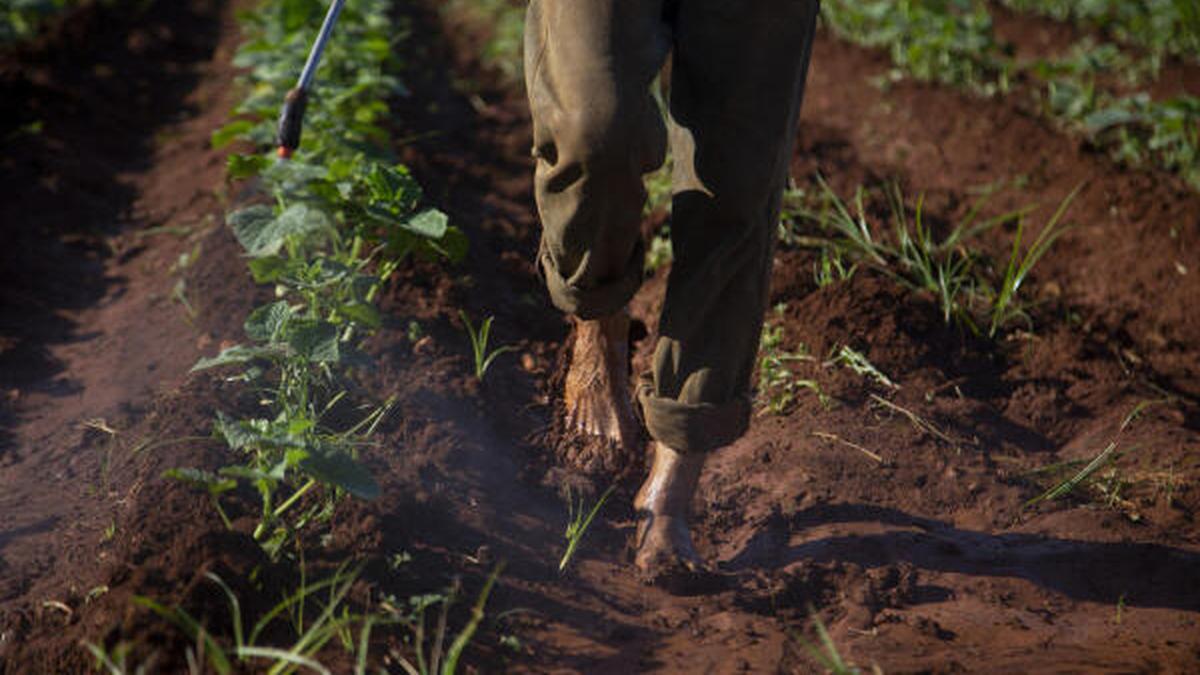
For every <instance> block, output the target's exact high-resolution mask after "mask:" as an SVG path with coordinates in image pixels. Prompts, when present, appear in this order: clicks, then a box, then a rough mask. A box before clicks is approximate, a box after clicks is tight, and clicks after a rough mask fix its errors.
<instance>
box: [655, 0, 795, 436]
mask: <svg viewBox="0 0 1200 675" xmlns="http://www.w3.org/2000/svg"><path fill="white" fill-rule="evenodd" d="M817 10H818V4H817V2H816V0H774V1H768V0H756V1H755V2H729V1H728V0H679V2H678V4H677V7H676V11H677V15H676V16H675V17H674V21H673V25H674V49H675V51H674V56H673V58H672V64H671V68H672V73H671V87H670V96H671V100H670V111H671V118H672V123H671V133H670V142H671V151H672V157H673V159H674V163H675V164H674V176H673V182H674V200H673V214H672V224H671V236H672V247H673V249H674V263H673V265H672V268H671V274H670V278H669V280H668V283H667V293H666V300H665V302H664V305H663V312H662V317H661V320H660V322H659V334H660V337H659V339H658V343H657V345H656V347H655V353H654V361H653V382H652V383H651V384H648V385H646V386H643V387H642V389H641V391H640V392H639V397H640V399H641V402H642V408H643V411H644V413H645V418H646V426H647V428H648V430H649V431H650V434H651V435H652V436H653V437H654V438H655V439H656V440H658V441H660V442H663V443H665V444H666V445H668V446H670V447H671V448H674V449H675V450H678V451H680V452H685V453H686V452H703V451H707V450H712V449H715V448H718V447H721V446H723V445H728V444H729V443H731V442H733V441H734V440H736V439H737V438H739V437H740V436H741V435H742V434H744V433H745V430H746V428H747V427H748V426H749V420H750V395H749V391H750V377H751V374H752V371H753V368H754V359H755V355H756V354H757V350H758V342H759V336H760V333H761V331H762V322H763V313H764V311H765V309H766V303H767V300H768V290H769V289H768V285H769V279H770V272H771V264H772V260H773V256H774V245H775V237H776V230H777V227H778V217H779V201H780V197H781V194H782V191H783V188H784V187H785V185H786V181H787V178H788V166H789V163H790V159H791V156H792V150H793V146H794V142H795V129H796V121H797V114H798V111H799V108H800V102H801V100H802V98H803V93H804V80H805V74H806V71H807V66H808V57H809V53H810V50H811V46H812V39H813V32H814V30H815V22H816V15H817Z"/></svg>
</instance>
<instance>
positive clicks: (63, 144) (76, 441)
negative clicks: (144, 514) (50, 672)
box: [0, 0, 250, 672]
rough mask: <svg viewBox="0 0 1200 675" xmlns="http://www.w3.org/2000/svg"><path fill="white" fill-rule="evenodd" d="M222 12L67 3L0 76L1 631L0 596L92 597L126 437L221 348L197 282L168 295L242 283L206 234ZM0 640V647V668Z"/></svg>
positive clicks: (127, 475)
mask: <svg viewBox="0 0 1200 675" xmlns="http://www.w3.org/2000/svg"><path fill="white" fill-rule="evenodd" d="M227 10H228V7H227V6H226V4H225V3H222V2H215V1H214V2H210V1H208V0H195V1H194V2H188V3H156V4H153V5H150V6H148V7H146V8H145V9H143V10H139V11H131V10H129V8H107V7H100V6H98V5H95V4H87V5H85V6H83V7H82V8H81V9H80V10H78V11H74V12H72V14H71V15H69V16H67V17H65V18H64V20H63V21H62V22H61V24H60V25H58V26H56V27H54V28H53V29H52V31H51V33H50V34H49V35H46V36H44V37H43V38H41V39H40V40H39V42H38V43H36V44H34V45H32V46H30V47H28V48H26V49H25V51H23V52H18V53H15V54H8V55H6V56H5V57H4V59H3V60H2V62H0V73H2V76H0V97H3V98H5V99H6V100H20V101H22V106H21V107H20V108H19V109H12V108H8V107H7V106H6V114H5V120H4V122H5V123H4V128H5V129H6V133H7V130H11V129H14V128H18V127H19V126H21V125H30V124H36V125H37V127H36V128H37V131H36V132H32V131H31V132H28V133H18V134H12V135H9V136H8V137H6V139H5V143H4V151H3V156H4V160H3V161H2V162H0V169H2V171H3V177H2V179H0V184H3V185H5V186H7V187H6V189H5V194H4V195H3V199H0V204H2V206H0V208H2V209H3V212H2V214H0V220H2V221H3V222H4V223H5V232H4V235H3V240H2V244H3V246H2V248H3V253H0V258H2V262H0V307H2V311H0V391H3V392H4V395H5V401H4V405H3V410H0V486H3V488H2V489H0V513H3V514H4V516H3V518H0V614H2V615H3V618H4V621H2V622H0V623H3V624H5V626H6V627H10V628H11V627H12V626H13V625H14V624H15V625H20V624H22V623H24V622H25V621H27V620H28V618H20V614H21V611H20V610H17V609H16V608H17V607H18V605H20V604H21V603H19V602H17V601H18V600H21V601H24V602H25V603H28V604H32V605H33V606H39V605H43V603H45V602H58V603H66V604H67V605H70V604H73V603H75V602H76V601H77V600H78V599H79V598H81V597H82V596H83V595H84V594H86V593H87V592H88V591H89V590H92V589H97V588H103V587H104V584H103V582H104V576H105V570H106V569H107V568H108V567H110V566H111V565H113V564H115V563H116V562H118V561H114V560H113V557H114V555H113V554H114V550H113V545H112V541H111V540H112V539H113V538H114V536H115V535H116V533H117V532H116V528H117V527H118V523H121V524H124V523H125V522H126V521H127V517H128V512H129V511H130V509H131V507H132V503H133V502H134V501H135V500H136V499H137V497H138V495H139V493H140V492H141V490H142V489H144V488H145V487H146V485H145V484H146V481H147V480H153V479H155V478H156V476H155V475H154V473H153V472H151V471H147V470H146V468H147V467H146V466H145V462H142V461H138V460H139V458H138V457H137V454H138V453H139V452H140V451H141V450H145V449H150V450H151V451H153V450H154V446H155V445H156V444H157V442H158V441H160V440H162V439H158V438H153V437H146V436H138V435H136V434H134V433H132V428H133V427H134V425H135V424H136V423H137V422H138V421H140V420H143V419H144V418H145V417H146V415H147V412H148V411H149V410H150V408H151V407H152V404H153V402H154V400H155V399H156V398H158V397H160V396H162V395H163V394H166V393H168V392H172V391H174V390H176V389H177V388H178V387H179V386H180V385H181V384H182V383H183V382H184V377H185V375H186V373H187V371H188V369H189V368H190V367H191V365H192V363H194V362H195V360H196V358H197V357H198V355H199V354H201V353H202V352H204V351H206V350H210V349H211V347H210V345H211V344H212V343H213V342H214V340H220V339H225V338H226V337H228V336H229V334H230V333H229V331H228V330H227V328H228V327H229V326H230V325H231V322H230V320H229V318H227V317H224V316H221V314H220V310H219V309H218V306H219V305H220V304H222V303H221V302H214V298H212V297H204V293H203V291H204V288H205V287H206V286H209V287H211V286H212V281H211V280H201V281H194V282H193V284H192V285H191V286H189V284H188V282H189V280H190V279H193V278H194V275H195V273H196V271H197V270H198V269H204V270H205V271H206V272H208V273H209V274H210V275H213V276H216V275H222V274H224V275H230V277H229V279H227V280H223V281H222V283H223V284H224V285H225V286H226V287H227V288H229V289H230V290H234V289H237V288H238V287H237V286H236V283H234V284H231V283H229V281H231V280H236V279H238V278H240V277H241V276H244V275H243V274H242V273H241V270H240V269H239V266H238V262H237V260H236V259H234V258H233V257H231V256H230V251H231V249H230V248H229V247H227V246H226V245H225V242H226V240H228V239H229V237H228V235H226V234H225V233H223V232H222V231H221V229H222V228H221V221H220V214H221V211H222V208H221V199H220V198H219V197H218V192H217V190H218V188H220V186H221V184H222V181H223V176H224V157H223V153H217V152H214V151H212V150H211V148H210V147H209V141H208V139H209V134H210V133H211V132H212V130H213V129H214V128H215V127H217V126H219V125H220V124H221V123H222V122H223V121H224V120H225V119H226V117H227V115H228V111H229V109H230V107H231V106H232V103H233V100H232V98H231V90H230V84H231V81H232V71H231V70H230V68H229V66H228V60H229V58H230V56H231V53H232V49H233V48H234V47H235V46H236V44H237V31H236V27H235V25H234V24H233V23H232V21H231V16H230V12H228V11H227ZM98 34H99V35H103V36H104V37H103V38H102V39H96V38H95V36H96V35H98ZM10 113H11V116H12V117H11V118H10V117H9V115H10ZM201 256H204V257H205V258H206V259H205V261H204V262H203V263H202V264H198V263H197V260H199V259H200V258H201ZM222 259H223V260H222ZM230 263H232V265H231V264H230ZM222 264H223V266H224V267H225V268H228V269H227V270H226V271H222V270H220V267H221V266H222ZM241 290H243V291H244V290H246V289H245V288H242V289H241ZM249 299H250V298H245V299H242V300H237V301H235V302H234V303H233V304H232V306H231V307H230V309H231V310H232V311H233V312H236V311H237V310H238V308H244V307H247V306H248V302H249ZM218 300H219V299H218ZM225 304H226V305H227V306H228V302H227V301H226V303H225ZM232 325H234V326H236V325H237V323H236V320H234V322H233V323H232ZM31 600H32V602H30V601H31ZM50 611H51V612H53V611H56V610H50ZM14 639H15V634H14V633H13V632H12V631H5V632H4V635H3V637H0V662H2V661H3V660H4V659H3V655H4V652H5V651H6V649H7V648H9V647H11V646H12V640H14ZM72 648H73V647H72ZM13 672H16V671H13Z"/></svg>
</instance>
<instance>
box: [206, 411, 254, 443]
mask: <svg viewBox="0 0 1200 675" xmlns="http://www.w3.org/2000/svg"><path fill="white" fill-rule="evenodd" d="M263 421H265V420H263ZM213 429H214V430H215V431H216V432H217V435H219V436H220V437H221V438H224V439H225V442H226V443H227V444H228V445H229V447H230V448H232V449H234V450H241V449H242V448H245V447H246V446H248V445H253V444H254V443H258V442H259V441H261V440H262V439H263V434H262V432H260V431H259V430H257V429H255V428H254V427H253V426H252V425H251V424H248V423H247V422H245V421H243V420H235V419H231V418H229V417H226V416H225V413H222V412H220V411H217V419H216V420H214V421H213Z"/></svg>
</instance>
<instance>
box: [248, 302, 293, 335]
mask: <svg viewBox="0 0 1200 675" xmlns="http://www.w3.org/2000/svg"><path fill="white" fill-rule="evenodd" d="M291 317H292V308H291V306H290V305H289V304H288V303H287V301H286V300H279V301H278V302H272V303H271V304H269V305H263V306H262V307H259V308H257V309H255V310H254V311H253V312H251V313H250V316H248V317H246V323H245V324H244V328H245V329H246V335H247V336H249V337H250V339H251V340H258V341H260V342H276V341H278V339H279V336H280V334H282V332H283V330H284V328H285V327H286V326H287V323H288V320H289V319H290V318H291Z"/></svg>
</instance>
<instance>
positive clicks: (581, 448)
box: [563, 310, 640, 473]
mask: <svg viewBox="0 0 1200 675" xmlns="http://www.w3.org/2000/svg"><path fill="white" fill-rule="evenodd" d="M628 340H629V314H628V313H627V312H625V311H623V310H622V311H621V312H618V313H616V314H614V315H612V316H609V317H605V318H602V319H597V320H593V321H584V320H582V319H575V343H574V346H573V347H572V351H571V365H570V367H569V369H568V371H567V377H566V382H565V385H564V388H563V389H564V391H563V398H564V400H565V402H566V408H567V419H566V423H567V428H568V429H569V430H570V431H571V432H573V433H577V434H579V435H581V436H583V437H584V438H583V439H581V440H582V442H581V443H575V444H572V449H571V451H570V452H568V453H567V454H566V456H565V457H564V459H565V460H566V461H567V463H569V464H571V465H573V466H575V468H579V469H582V470H584V471H585V472H588V473H592V472H594V471H597V470H602V471H608V472H611V471H615V470H620V469H621V468H623V467H622V466H621V465H622V464H624V463H625V462H624V458H625V457H626V456H627V455H629V453H630V452H631V451H632V450H633V449H634V448H635V446H636V445H637V443H638V441H639V436H640V434H639V430H638V423H637V419H636V418H635V417H634V414H633V404H632V401H631V399H630V390H629V343H628Z"/></svg>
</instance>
